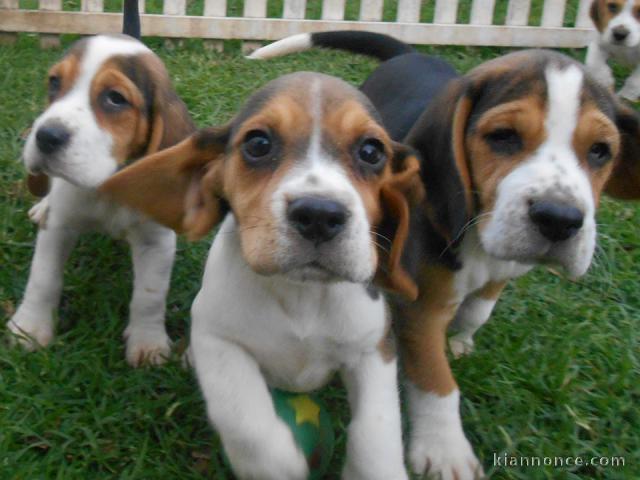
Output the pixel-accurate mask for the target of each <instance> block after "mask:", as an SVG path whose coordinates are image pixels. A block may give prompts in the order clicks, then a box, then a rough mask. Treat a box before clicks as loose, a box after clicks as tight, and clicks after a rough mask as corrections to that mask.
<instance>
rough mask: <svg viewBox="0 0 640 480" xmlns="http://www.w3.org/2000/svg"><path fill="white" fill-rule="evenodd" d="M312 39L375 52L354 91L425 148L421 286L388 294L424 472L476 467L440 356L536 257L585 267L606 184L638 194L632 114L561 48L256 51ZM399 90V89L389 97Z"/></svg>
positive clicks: (415, 269)
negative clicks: (444, 54) (439, 53)
mask: <svg viewBox="0 0 640 480" xmlns="http://www.w3.org/2000/svg"><path fill="white" fill-rule="evenodd" d="M313 46H325V47H333V48H340V49H344V50H348V51H352V52H359V53H364V54H368V55H372V56H377V57H378V58H381V59H383V60H386V61H385V62H384V63H382V64H381V65H380V66H379V67H378V68H377V69H376V70H375V71H374V72H373V73H372V74H371V75H370V76H369V78H368V79H367V80H366V81H365V83H364V84H363V85H362V87H361V90H362V92H363V93H365V94H366V95H367V96H368V97H369V98H370V99H371V101H372V103H373V104H374V106H375V107H376V108H377V109H378V111H379V112H380V114H381V116H382V119H383V122H384V124H385V126H386V127H387V128H388V130H389V131H390V132H393V136H394V137H395V138H394V139H395V140H400V139H404V140H403V142H405V143H406V144H407V145H409V146H411V147H413V148H415V149H416V150H417V151H418V152H419V153H420V155H421V157H422V158H421V177H422V181H423V184H424V187H425V191H426V196H425V200H424V202H422V203H421V204H420V205H418V206H417V207H415V208H414V209H413V210H412V215H411V228H410V234H409V238H408V241H407V245H406V248H405V254H404V256H403V264H404V267H405V269H406V270H407V271H408V272H410V274H411V275H412V276H413V278H414V279H416V283H417V285H418V287H419V297H418V299H417V300H416V301H414V302H401V301H396V302H394V322H395V323H396V325H397V329H398V334H399V340H400V352H401V357H402V359H403V367H404V371H405V374H406V378H407V380H408V386H407V394H408V401H409V406H408V410H409V415H410V421H411V433H410V437H409V442H410V443H409V461H410V463H411V466H412V468H413V470H414V471H415V472H416V473H418V474H420V475H422V474H425V475H428V474H440V475H441V476H442V478H445V479H453V478H457V479H461V480H466V479H472V478H474V477H476V476H479V475H481V472H482V470H481V466H480V464H479V462H478V460H477V459H476V457H475V455H474V453H473V450H472V448H471V446H470V445H469V442H468V441H467V439H466V437H465V434H464V432H463V429H462V423H461V420H460V416H459V402H460V394H459V391H458V387H457V385H456V382H455V380H454V378H453V375H452V373H451V370H450V368H449V363H448V360H447V356H446V346H447V329H448V328H451V329H453V330H454V335H453V336H452V337H451V339H450V342H449V343H450V347H451V350H452V351H453V353H454V355H460V354H463V353H466V352H468V351H470V350H471V349H472V347H473V334H474V333H475V331H476V330H477V329H478V328H479V327H480V326H482V325H483V324H484V323H485V322H486V321H487V319H488V318H489V316H490V314H491V311H492V310H493V307H494V305H495V303H496V301H497V299H498V297H499V295H500V292H501V291H502V289H503V288H504V286H505V284H506V282H507V281H508V280H509V279H511V278H515V277H518V276H520V275H523V274H524V273H526V272H528V271H529V270H530V269H531V268H533V267H534V266H535V265H538V264H554V265H560V266H562V267H564V269H565V270H566V271H567V272H568V274H569V275H570V276H572V277H579V276H581V275H583V274H584V273H585V272H586V271H587V269H588V267H589V264H590V263H591V258H592V256H593V252H594V247H595V243H596V222H595V212H596V208H597V206H598V202H599V199H600V195H601V193H602V192H603V190H604V191H606V192H608V193H610V194H612V195H615V196H618V197H622V198H639V197H640V162H639V161H638V159H639V158H640V157H639V156H638V148H639V147H640V120H639V118H638V115H637V114H636V113H635V112H634V111H632V110H630V109H628V108H626V107H625V106H623V105H622V104H621V103H619V101H618V100H617V99H616V97H615V96H614V95H612V94H611V93H610V92H609V91H608V90H607V89H605V88H604V87H603V86H602V85H600V84H599V83H598V82H596V81H594V80H593V78H592V77H591V76H590V75H588V74H586V73H585V71H584V68H583V66H582V65H580V64H578V63H577V62H575V61H573V60H572V59H570V58H569V57H566V56H564V55H561V54H559V53H554V52H551V51H543V50H528V51H520V52H516V53H512V54H509V55H505V56H503V57H500V58H497V59H495V60H491V61H489V62H486V63H484V64H482V65H480V66H478V67H477V68H475V69H474V70H472V71H471V72H469V73H468V74H467V75H465V76H459V75H458V74H457V73H455V71H454V70H453V69H452V68H451V67H450V66H447V65H444V64H443V62H442V61H440V60H437V59H434V58H431V57H427V56H424V55H421V54H418V53H415V52H414V51H413V50H412V49H411V47H409V46H407V45H405V44H403V43H402V42H399V41H397V40H395V39H393V38H390V37H387V36H384V35H378V34H373V33H369V32H325V33H322V34H310V35H309V34H304V35H298V36H293V37H289V38H285V39H283V40H281V41H279V42H275V43H273V44H271V45H269V46H267V47H265V48H264V49H260V50H257V51H256V52H254V54H253V55H252V57H253V58H266V57H270V56H277V55H279V54H281V53H288V52H292V51H302V50H306V49H308V48H311V47H313ZM398 99H400V100H398Z"/></svg>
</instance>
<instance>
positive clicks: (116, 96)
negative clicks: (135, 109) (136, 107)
mask: <svg viewBox="0 0 640 480" xmlns="http://www.w3.org/2000/svg"><path fill="white" fill-rule="evenodd" d="M100 103H101V105H102V108H103V109H104V110H105V111H107V112H118V111H120V110H122V109H124V108H127V107H129V106H130V105H131V104H130V103H129V101H128V100H127V99H126V97H125V96H124V95H122V94H121V93H120V92H118V91H117V90H112V89H109V90H105V91H104V92H102V94H101V95H100Z"/></svg>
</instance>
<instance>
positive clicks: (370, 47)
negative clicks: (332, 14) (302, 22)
mask: <svg viewBox="0 0 640 480" xmlns="http://www.w3.org/2000/svg"><path fill="white" fill-rule="evenodd" d="M313 47H324V48H333V49H336V50H346V51H347V52H352V53H359V54H362V55H367V56H369V57H374V58H377V59H378V60H381V61H385V60H389V59H390V58H393V57H397V56H398V55H403V54H405V53H411V52H413V51H414V49H413V48H412V47H411V46H410V45H407V44H406V43H404V42H401V41H400V40H397V39H395V38H393V37H390V36H389V35H384V34H382V33H374V32H361V31H357V30H337V31H333V32H318V33H301V34H298V35H292V36H290V37H286V38H283V39H282V40H278V41H277V42H274V43H271V44H269V45H266V46H264V47H262V48H259V49H258V50H256V51H255V52H253V53H252V54H251V55H249V57H248V58H251V59H258V60H264V59H267V58H274V57H282V56H284V55H288V54H290V53H296V52H303V51H305V50H310V49H311V48H313Z"/></svg>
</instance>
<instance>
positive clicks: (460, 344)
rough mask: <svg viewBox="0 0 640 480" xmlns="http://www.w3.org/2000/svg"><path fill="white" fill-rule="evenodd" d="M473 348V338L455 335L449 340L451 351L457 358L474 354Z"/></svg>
mask: <svg viewBox="0 0 640 480" xmlns="http://www.w3.org/2000/svg"><path fill="white" fill-rule="evenodd" d="M473 348H474V343H473V338H470V337H460V336H458V335H455V336H453V337H451V338H450V339H449V350H451V353H452V354H453V356H454V357H455V358H460V357H463V356H465V355H469V354H470V353H472V352H473Z"/></svg>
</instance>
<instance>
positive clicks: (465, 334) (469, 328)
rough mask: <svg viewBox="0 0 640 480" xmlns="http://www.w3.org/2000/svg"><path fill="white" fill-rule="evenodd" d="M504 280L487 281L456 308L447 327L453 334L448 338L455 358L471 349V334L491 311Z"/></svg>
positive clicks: (483, 322) (484, 321)
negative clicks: (452, 318) (453, 317)
mask: <svg viewBox="0 0 640 480" xmlns="http://www.w3.org/2000/svg"><path fill="white" fill-rule="evenodd" d="M505 285H506V282H489V283H487V284H486V285H485V286H484V287H482V288H481V289H480V290H478V291H477V292H473V293H472V294H471V295H469V296H468V297H467V298H465V300H464V302H462V305H461V306H460V308H459V309H458V312H457V313H456V316H455V319H454V320H453V322H452V323H451V326H450V327H449V330H450V331H454V332H455V334H454V335H453V336H452V337H450V338H449V349H450V350H451V353H453V356H454V357H456V358H459V357H461V356H462V355H467V354H469V353H471V352H472V351H473V336H474V335H475V333H476V332H477V331H478V329H479V328H480V327H482V325H484V324H485V323H486V322H487V320H489V317H490V316H491V312H492V311H493V307H495V305H496V302H497V301H498V297H499V296H500V293H501V292H502V290H503V289H504V286H505Z"/></svg>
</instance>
